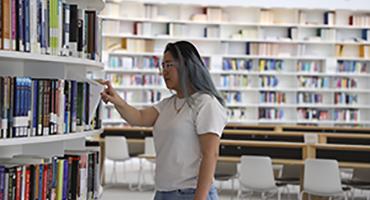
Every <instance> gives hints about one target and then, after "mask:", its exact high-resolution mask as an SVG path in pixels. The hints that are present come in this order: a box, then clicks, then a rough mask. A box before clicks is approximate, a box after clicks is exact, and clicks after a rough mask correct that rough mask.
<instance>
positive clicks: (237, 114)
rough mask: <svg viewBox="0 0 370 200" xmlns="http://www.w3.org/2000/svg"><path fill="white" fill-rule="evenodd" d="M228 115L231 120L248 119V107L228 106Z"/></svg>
mask: <svg viewBox="0 0 370 200" xmlns="http://www.w3.org/2000/svg"><path fill="white" fill-rule="evenodd" d="M226 115H227V117H228V119H229V120H246V119H247V109H246V108H228V109H227V110H226Z"/></svg>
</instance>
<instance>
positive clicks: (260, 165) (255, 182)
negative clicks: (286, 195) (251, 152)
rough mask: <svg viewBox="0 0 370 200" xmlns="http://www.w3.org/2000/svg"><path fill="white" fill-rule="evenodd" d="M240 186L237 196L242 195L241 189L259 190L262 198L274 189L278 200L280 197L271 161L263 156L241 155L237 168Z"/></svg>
mask: <svg viewBox="0 0 370 200" xmlns="http://www.w3.org/2000/svg"><path fill="white" fill-rule="evenodd" d="M239 182H240V188H239V191H238V196H237V198H238V199H240V198H241V197H242V196H243V189H246V190H247V191H251V192H252V195H253V192H260V193H261V199H262V200H264V199H265V198H266V197H265V193H266V192H270V191H276V192H277V196H278V200H280V198H281V192H280V190H279V188H278V186H277V185H276V183H275V179H274V173H273V168H272V161H271V158H269V157H264V156H242V157H241V160H240V168H239Z"/></svg>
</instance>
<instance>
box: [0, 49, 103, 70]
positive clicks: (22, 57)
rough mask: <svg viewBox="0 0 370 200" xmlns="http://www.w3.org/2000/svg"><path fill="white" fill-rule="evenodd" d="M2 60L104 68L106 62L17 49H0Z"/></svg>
mask: <svg viewBox="0 0 370 200" xmlns="http://www.w3.org/2000/svg"><path fill="white" fill-rule="evenodd" d="M0 61H25V62H28V61H34V62H43V63H50V64H54V63H61V64H67V65H77V66H81V67H90V68H97V69H103V68H104V64H103V63H101V62H97V61H94V60H89V59H82V58H76V57H66V56H51V55H44V54H33V53H25V52H17V51H4V50H0Z"/></svg>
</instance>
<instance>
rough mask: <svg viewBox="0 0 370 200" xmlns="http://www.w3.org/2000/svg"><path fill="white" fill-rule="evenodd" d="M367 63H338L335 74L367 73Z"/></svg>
mask: <svg viewBox="0 0 370 200" xmlns="http://www.w3.org/2000/svg"><path fill="white" fill-rule="evenodd" d="M368 68H369V66H368V63H366V62H360V61H338V66H337V72H351V73H367V72H368Z"/></svg>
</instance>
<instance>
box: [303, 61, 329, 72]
mask: <svg viewBox="0 0 370 200" xmlns="http://www.w3.org/2000/svg"><path fill="white" fill-rule="evenodd" d="M296 69H297V71H298V72H323V71H324V70H323V67H322V62H320V61H303V60H300V61H298V62H297V65H296Z"/></svg>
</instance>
